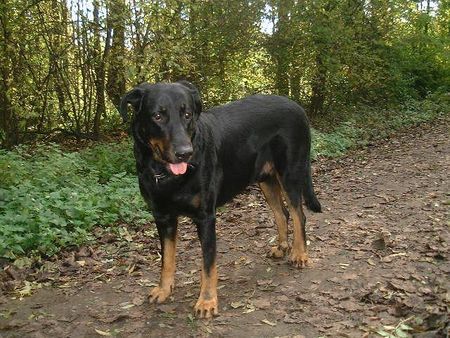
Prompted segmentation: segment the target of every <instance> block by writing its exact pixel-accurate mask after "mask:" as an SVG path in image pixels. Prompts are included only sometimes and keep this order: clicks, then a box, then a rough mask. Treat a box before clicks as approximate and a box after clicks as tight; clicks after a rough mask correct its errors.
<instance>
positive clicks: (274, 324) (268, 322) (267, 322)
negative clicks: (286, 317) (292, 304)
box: [261, 319, 277, 326]
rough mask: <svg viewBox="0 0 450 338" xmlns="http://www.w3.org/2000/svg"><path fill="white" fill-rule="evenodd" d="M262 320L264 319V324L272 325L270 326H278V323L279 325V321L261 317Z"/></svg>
mask: <svg viewBox="0 0 450 338" xmlns="http://www.w3.org/2000/svg"><path fill="white" fill-rule="evenodd" d="M261 321H262V322H263V323H264V324H267V325H270V326H276V325H277V323H274V322H271V321H269V320H267V319H261Z"/></svg>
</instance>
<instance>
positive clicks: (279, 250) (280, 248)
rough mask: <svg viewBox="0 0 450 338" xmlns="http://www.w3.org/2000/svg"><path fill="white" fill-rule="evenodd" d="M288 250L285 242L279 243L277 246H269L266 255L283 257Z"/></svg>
mask: <svg viewBox="0 0 450 338" xmlns="http://www.w3.org/2000/svg"><path fill="white" fill-rule="evenodd" d="M288 251H289V245H288V244H287V243H281V244H279V245H277V246H273V247H271V248H270V251H269V253H268V254H267V255H268V256H269V257H271V258H283V257H284V256H286V253H287V252H288Z"/></svg>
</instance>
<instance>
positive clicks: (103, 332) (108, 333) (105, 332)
mask: <svg viewBox="0 0 450 338" xmlns="http://www.w3.org/2000/svg"><path fill="white" fill-rule="evenodd" d="M95 332H97V333H98V334H99V335H100V336H105V337H111V333H110V332H107V331H101V330H98V329H95Z"/></svg>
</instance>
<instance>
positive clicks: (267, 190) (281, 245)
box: [259, 177, 289, 258]
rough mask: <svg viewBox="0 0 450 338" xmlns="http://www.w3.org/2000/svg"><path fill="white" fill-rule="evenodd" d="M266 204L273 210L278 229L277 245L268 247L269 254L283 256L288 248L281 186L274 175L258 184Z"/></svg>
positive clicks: (277, 256)
mask: <svg viewBox="0 0 450 338" xmlns="http://www.w3.org/2000/svg"><path fill="white" fill-rule="evenodd" d="M259 186H260V188H261V190H262V192H263V194H264V197H265V198H266V201H267V204H269V206H270V208H271V209H272V211H273V214H274V216H275V223H276V224H277V229H278V245H277V246H274V247H272V248H271V249H270V252H269V256H270V257H273V258H283V257H284V256H285V254H286V252H287V251H288V249H289V244H288V231H287V221H286V216H285V215H284V213H283V198H282V193H281V187H280V184H279V183H278V181H277V180H276V179H275V177H273V178H272V177H271V178H269V179H268V180H267V181H266V182H261V183H260V184H259Z"/></svg>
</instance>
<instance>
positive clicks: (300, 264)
mask: <svg viewBox="0 0 450 338" xmlns="http://www.w3.org/2000/svg"><path fill="white" fill-rule="evenodd" d="M289 262H290V263H291V264H292V265H293V266H294V267H296V268H304V267H306V266H307V265H308V254H307V253H306V252H298V251H294V250H292V252H291V256H290V257H289Z"/></svg>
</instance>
